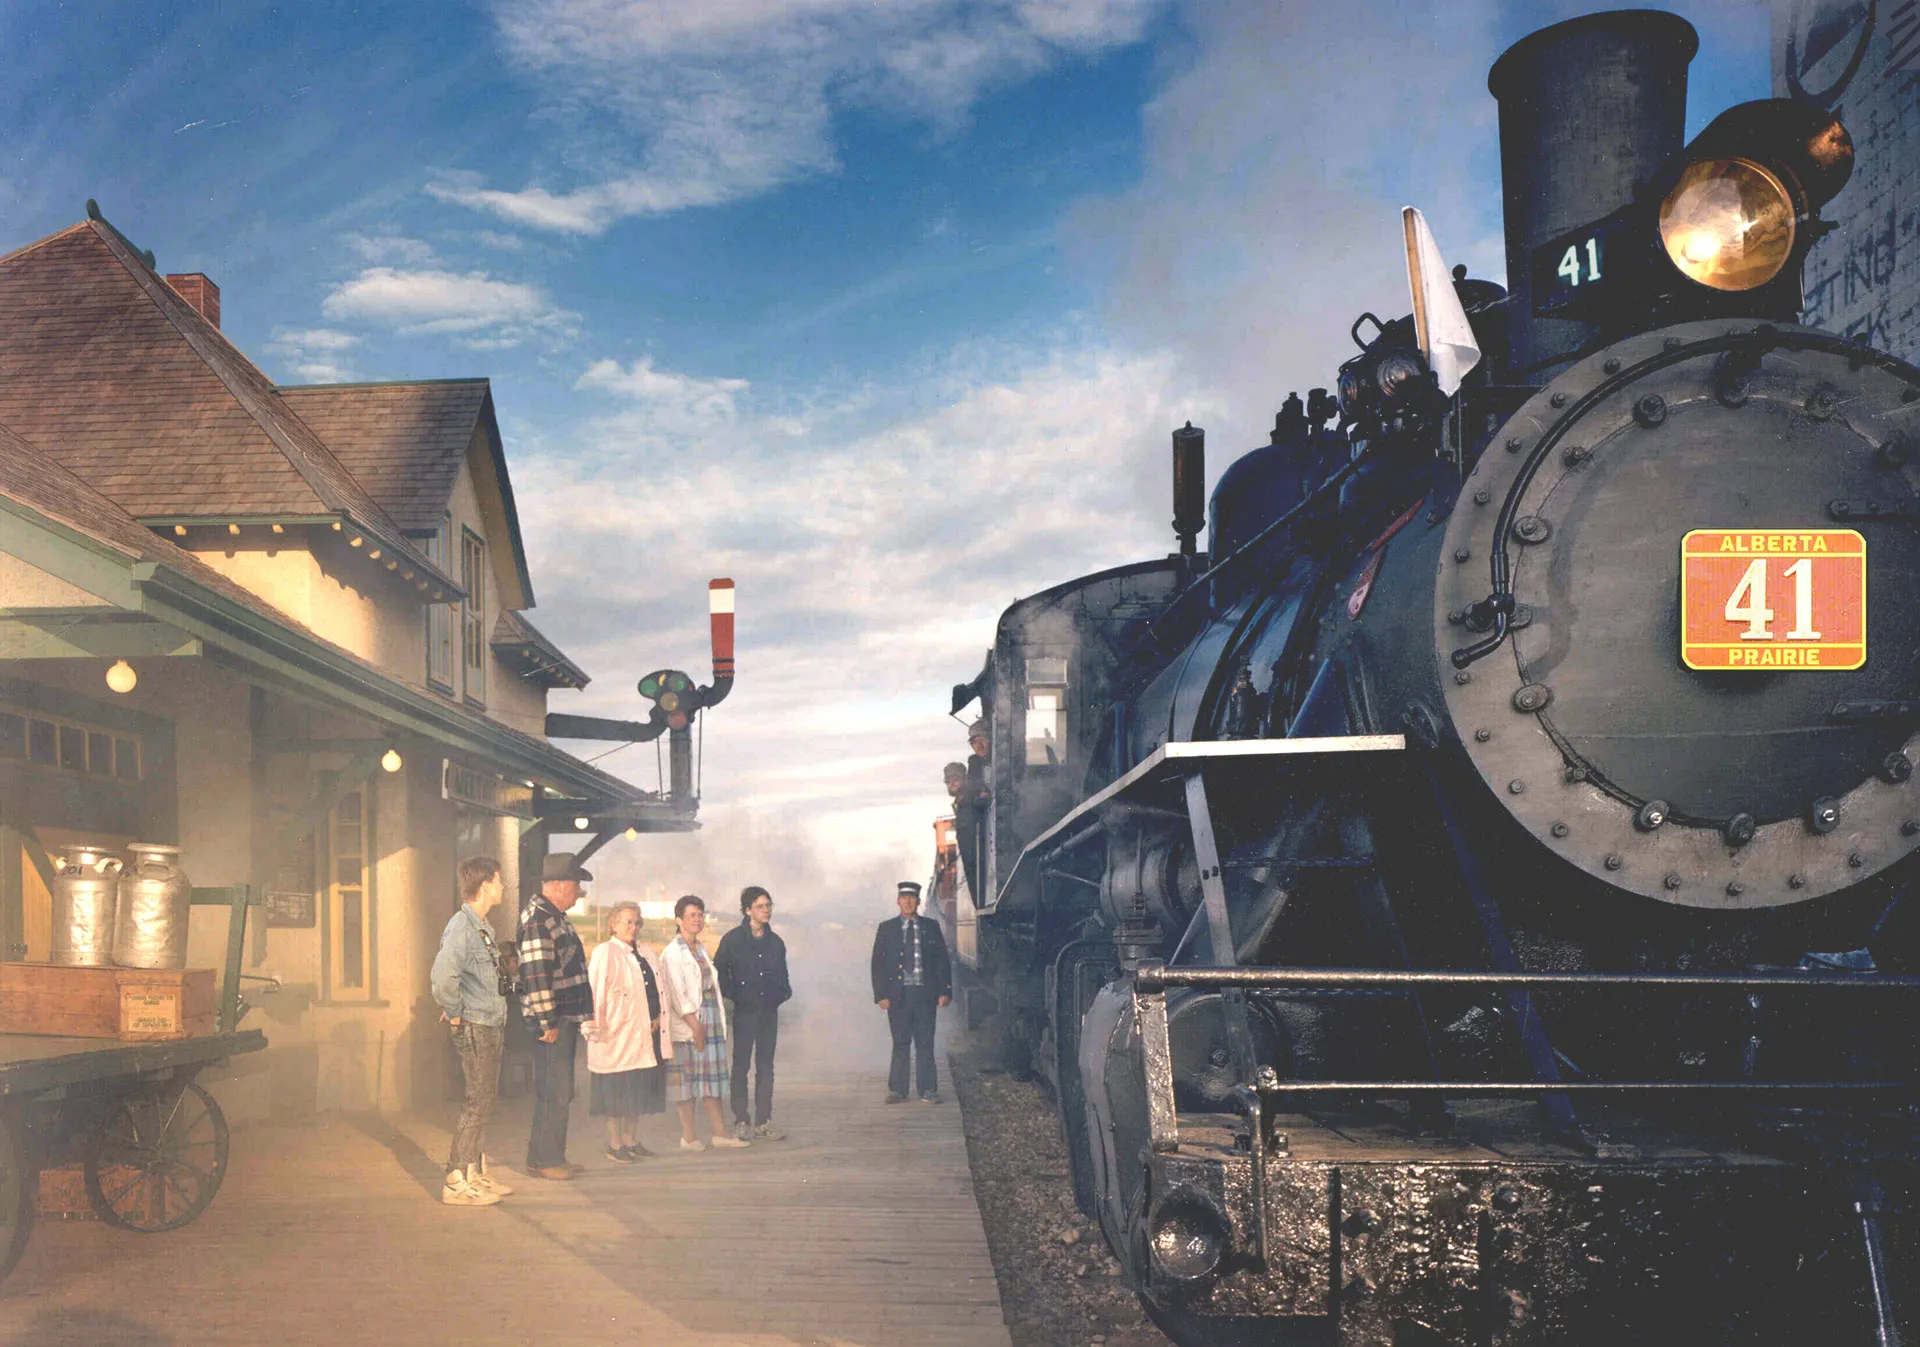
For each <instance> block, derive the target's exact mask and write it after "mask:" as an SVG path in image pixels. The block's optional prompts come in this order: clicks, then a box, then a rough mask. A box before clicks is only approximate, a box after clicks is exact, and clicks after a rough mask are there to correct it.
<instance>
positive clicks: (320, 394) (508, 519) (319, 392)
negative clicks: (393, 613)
mask: <svg viewBox="0 0 1920 1347" xmlns="http://www.w3.org/2000/svg"><path fill="white" fill-rule="evenodd" d="M279 393H280V397H281V400H282V401H284V402H285V403H286V405H287V406H288V407H290V408H292V409H293V410H294V411H295V412H297V413H298V414H299V416H300V419H301V420H302V421H304V422H306V424H307V425H309V426H311V427H312V428H313V431H314V433H315V434H317V435H318V436H319V437H320V438H321V439H323V440H325V441H326V442H327V447H328V448H330V449H331V450H333V452H334V454H335V455H336V456H338V458H339V459H340V461H341V462H342V463H344V464H345V465H346V466H347V469H348V470H349V471H350V472H352V473H353V475H354V477H355V478H356V479H358V480H359V482H360V483H361V484H362V485H364V486H365V487H366V488H367V490H368V491H369V492H370V493H371V494H372V496H373V498H374V499H375V500H377V501H379V502H380V505H381V508H382V509H384V510H386V511H387V513H388V514H390V515H392V516H393V517H394V519H395V520H397V521H398V522H399V524H400V526H401V527H402V528H404V529H407V530H408V531H410V532H412V533H416V534H423V533H430V532H432V531H433V530H434V529H436V528H438V527H439V525H440V520H441V516H442V514H443V512H444V511H445V510H446V508H447V501H448V499H449V498H450V497H451V496H452V495H453V484H454V481H455V479H456V478H457V477H458V476H459V475H460V465H461V464H462V463H465V462H468V458H467V451H468V448H469V447H470V446H471V445H472V444H473V442H474V437H475V436H476V435H478V436H479V437H480V439H481V442H482V446H483V448H484V450H485V452H484V454H482V455H481V456H479V457H477V458H475V459H473V460H472V462H473V468H474V472H473V487H474V490H475V492H476V493H478V495H479V496H480V499H481V508H482V510H483V511H485V510H487V509H488V508H489V507H490V506H491V507H494V508H497V509H498V511H499V515H498V518H499V520H500V522H501V524H502V525H503V526H504V528H505V531H506V532H505V538H506V541H507V544H508V549H507V553H506V556H507V559H508V560H509V561H510V562H511V564H512V567H513V570H512V579H513V581H514V583H515V584H517V586H518V592H517V593H512V592H511V591H508V592H509V593H510V595H511V596H510V598H509V599H508V602H509V603H510V604H511V605H513V606H515V607H532V606H533V577H532V576H531V574H529V572H528V569H527V552H526V547H525V545H524V544H523V543H522V541H521V538H520V513H519V507H518V506H517V505H516V504H515V503H514V499H513V479H512V478H511V477H510V476H509V475H508V473H507V454H506V449H505V447H504V446H503V445H502V443H501V440H500V423H499V422H498V421H497V420H496V419H495V417H494V412H493V392H492V387H491V385H490V384H489V383H488V382H487V380H485V379H428V380H422V381H419V382H410V383H377V384H302V385H295V386H288V385H284V384H283V385H281V386H280V389H279ZM506 578H507V577H506V576H502V579H503V580H504V579H506Z"/></svg>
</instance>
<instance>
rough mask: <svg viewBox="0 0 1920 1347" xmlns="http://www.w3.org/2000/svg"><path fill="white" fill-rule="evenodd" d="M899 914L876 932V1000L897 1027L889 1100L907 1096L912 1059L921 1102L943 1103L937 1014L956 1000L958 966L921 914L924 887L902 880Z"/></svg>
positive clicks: (934, 925) (936, 925)
mask: <svg viewBox="0 0 1920 1347" xmlns="http://www.w3.org/2000/svg"><path fill="white" fill-rule="evenodd" d="M896 901H897V902H898V903H899V904H900V915H899V916H898V917H889V918H888V919H887V920H886V921H883V922H881V923H880V927H879V929H878V930H876V931H875V932H874V934H873V999H874V1002H875V1003H876V1004H877V1005H878V1006H879V1007H880V1009H882V1010H884V1011H886V1012H887V1024H888V1026H889V1027H890V1028H891V1029H892V1030H893V1065H892V1069H891V1070H889V1071H888V1073H887V1102H888V1103H889V1104H899V1103H903V1102H905V1100H906V1097H907V1066H908V1062H909V1058H910V1057H911V1058H914V1059H917V1061H918V1079H919V1086H920V1100H921V1102H922V1103H926V1104H937V1103H939V1102H940V1076H939V1071H938V1068H936V1066H935V1065H934V1061H933V1023H934V1015H935V1013H936V1012H937V1011H938V1010H939V1009H940V1008H941V1007H942V1006H945V1005H946V1004H947V1002H949V1001H951V1000H952V999H953V965H952V963H951V962H949V960H948V958H947V942H946V941H945V940H944V939H943V938H942V937H941V935H940V924H939V923H938V922H936V921H934V920H932V919H931V918H928V917H923V916H921V915H919V913H920V886H919V885H918V884H916V883H914V882H913V881H912V880H910V879H909V880H902V881H901V882H900V889H899V893H898V894H897V895H896Z"/></svg>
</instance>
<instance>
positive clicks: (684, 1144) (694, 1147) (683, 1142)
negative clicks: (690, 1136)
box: [680, 1137, 720, 1151]
mask: <svg viewBox="0 0 1920 1347" xmlns="http://www.w3.org/2000/svg"><path fill="white" fill-rule="evenodd" d="M713 1142H714V1145H716V1146H717V1145H719V1144H720V1138H719V1137H715V1138H714V1139H713ZM706 1148H707V1143H706V1142H704V1141H688V1140H687V1139H686V1138H685V1137H681V1138H680V1149H681V1150H683V1151H704V1150H705V1149H706Z"/></svg>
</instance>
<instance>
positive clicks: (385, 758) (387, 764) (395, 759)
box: [380, 748, 403, 772]
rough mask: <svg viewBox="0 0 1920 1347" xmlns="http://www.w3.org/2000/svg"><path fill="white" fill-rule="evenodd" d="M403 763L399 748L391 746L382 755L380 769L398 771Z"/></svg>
mask: <svg viewBox="0 0 1920 1347" xmlns="http://www.w3.org/2000/svg"><path fill="white" fill-rule="evenodd" d="M402 764H403V760H402V758H401V757H400V750H399V749H397V748H390V749H388V750H387V751H386V752H385V753H382V754H381V755H380V770H381V771H383V772H397V771H399V770H400V768H401V766H402Z"/></svg>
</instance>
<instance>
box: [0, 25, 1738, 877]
mask: <svg viewBox="0 0 1920 1347" xmlns="http://www.w3.org/2000/svg"><path fill="white" fill-rule="evenodd" d="M1602 7H1603V6H1597V5H1576V4H1566V3H1553V4H1513V3H1509V4H1500V3H1491V2H1490V0H1460V2H1459V3H1455V4H1450V5H1449V6H1447V7H1446V9H1445V11H1444V14H1438V13H1435V12H1434V11H1432V10H1430V9H1429V10H1421V9H1418V8H1408V7H1405V6H1402V5H1399V4H1395V3H1391V2H1390V0H1344V2H1343V3H1339V4H1332V3H1326V2H1325V0H1300V2H1299V3H1294V4H1286V3H1271V2H1270V0H1231V2H1230V0H994V2H991V3H961V0H894V3H891V4H884V5H874V4H871V3H868V2H867V0H698V2H697V3H696V2H695V0H651V2H649V0H499V3H496V4H493V5H490V6H489V5H458V4H417V3H406V4H387V5H380V4H360V5H353V6H348V5H342V4H322V5H316V6H292V5H266V4H232V3H227V4H218V5H214V4H204V3H175V4H164V3H155V4H145V5H141V6H111V7H106V6H95V5H86V4H68V5H64V6H63V5H56V4H47V3H31V2H30V3H14V4H11V5H8V6H5V7H0V50H4V51H5V52H6V53H7V59H6V67H5V75H6V78H5V80H4V81H3V82H0V89H4V90H5V92H4V93H0V145H4V146H5V147H6V149H5V150H4V151H0V248H4V249H7V250H11V249H12V248H13V247H16V246H18V245H20V244H23V243H27V242H30V241H31V240H33V239H35V238H38V237H41V236H42V235H45V234H47V233H51V232H53V231H54V230H56V229H59V228H63V227H65V226H66V225H68V224H71V223H73V222H74V221H76V220H78V219H80V218H81V217H82V214H83V209H84V202H85V200H86V199H87V198H88V197H94V198H97V199H98V200H99V201H100V203H101V207H102V209H103V211H104V212H105V213H106V215H107V216H108V218H109V219H111V220H112V221H113V222H114V223H115V224H116V225H118V226H119V227H120V228H121V229H122V230H123V231H124V232H125V233H126V234H127V235H128V236H129V237H131V238H132V239H133V240H134V241H135V242H136V243H137V244H138V245H140V246H141V247H144V248H150V249H152V250H153V251H154V252H155V253H156V254H157V255H158V259H159V263H160V266H161V269H162V270H167V271H187V270H201V271H205V272H207V273H208V274H209V275H211V276H212V277H213V278H214V280H215V281H216V282H218V283H219V284H220V286H221V288H222V292H223V305H224V317H225V323H224V325H225V328H226V330H227V332H228V334H229V335H230V336H231V337H232V338H233V339H234V340H235V341H236V343H237V344H238V345H239V346H240V347H241V348H242V349H243V350H245V351H247V352H248V353H249V354H251V355H252V356H253V357H254V358H255V360H256V361H257V362H258V363H259V364H261V365H262V367H263V368H265V369H266V370H267V372H268V373H269V374H270V375H271V376H272V377H274V378H276V379H279V380H281V381H283V382H288V383H298V382H310V381H316V380H326V379H339V378H355V379H409V378H433V377H442V376H449V375H471V374H486V375H489V376H491V377H492V378H493V380H494V383H495V395H496V400H497V402H498V405H499V407H500V410H501V415H502V420H503V426H504V428H505V430H506V433H507V436H508V439H509V445H508V452H509V455H510V460H511V462H512V463H513V465H514V472H515V481H516V487H517V489H518V492H519V496H520V501H521V510H522V516H523V521H524V522H525V525H526V531H527V536H528V542H529V545H530V548H531V550H532V553H533V567H534V579H535V587H536V591H537V592H538V594H539V596H540V599H541V602H540V606H539V608H538V609H537V611H536V612H535V613H534V614H533V616H534V618H535V620H536V621H537V622H539V623H541V624H542V625H543V626H544V627H545V628H546V629H547V630H548V631H549V633H550V634H551V635H553V636H554V637H555V638H556V639H558V640H559V641H560V642H561V643H562V644H563V645H564V646H566V648H568V649H569V651H571V652H572V653H574V654H575V655H576V657H578V658H579V659H581V660H582V662H584V663H585V664H586V665H587V667H588V668H589V670H590V671H591V672H593V673H595V674H596V675H598V680H597V681H596V683H595V685H594V687H593V688H592V689H590V690H589V692H588V693H587V694H586V695H585V696H583V697H577V698H573V699H572V702H573V703H574V704H573V705H570V706H569V707H568V708H567V709H580V710H595V711H615V710H631V709H633V704H632V694H631V688H632V680H633V679H634V678H635V677H637V676H638V675H639V674H641V673H644V672H645V671H646V670H647V669H649V668H654V667H658V666H659V665H661V664H663V663H667V662H678V663H681V664H689V665H692V666H693V667H694V668H695V670H696V671H697V672H701V673H704V671H705V656H704V652H703V649H702V639H703V638H702V627H703V617H704V614H703V608H704V605H703V600H702V592H703V591H704V580H705V578H706V577H707V576H709V575H714V574H732V575H734V577H735V578H736V579H737V580H738V581H739V583H740V589H741V599H740V604H741V619H740V623H741V641H742V652H741V653H742V674H741V682H740V685H739V689H738V691H737V692H736V694H735V696H734V698H733V700H732V701H730V702H729V703H728V704H727V706H726V707H725V708H724V709H723V711H722V712H720V713H717V714H716V716H715V717H714V723H713V725H712V726H711V734H710V738H709V742H708V753H709V762H708V764H707V771H708V780H707V783H706V784H707V795H708V799H709V813H710V817H711V819H712V821H713V829H712V830H710V833H709V841H708V843H707V845H708V846H709V847H710V848H711V847H712V846H714V845H717V844H719V842H720V840H721V839H723V838H725V837H727V836H728V835H730V831H731V834H732V835H736V836H738V837H739V838H746V837H748V836H749V835H751V836H755V837H761V838H763V839H764V838H765V837H767V836H774V835H777V836H779V837H782V838H793V837H798V838H804V839H806V842H805V844H806V845H811V846H814V847H817V848H820V849H822V850H823V852H824V853H827V854H831V855H833V856H836V857H840V858H842V859H844V861H845V862H846V863H848V864H856V863H857V864H858V865H860V866H870V867H873V868H875V872H876V873H880V872H884V871H885V870H886V869H887V868H888V867H897V866H900V865H908V864H913V865H919V866H921V868H924V864H923V853H924V847H923V841H924V838H925V836H926V820H927V819H929V818H930V817H931V816H932V814H933V813H934V812H935V811H936V810H937V809H938V807H939V804H940V801H941V799H942V795H941V792H940V789H939V784H938V781H939V777H938V770H939V766H940V763H941V762H942V761H943V760H945V759H946V758H947V757H949V756H954V755H957V754H958V753H960V752H961V751H962V746H961V744H960V743H959V735H958V732H957V727H954V726H952V725H951V724H950V723H949V722H946V721H945V720H944V719H943V717H942V715H941V712H942V710H943V709H944V705H943V697H944V689H945V687H946V685H947V684H949V683H951V682H953V681H956V680H958V679H959V678H962V677H965V676H967V675H969V674H971V672H972V671H973V670H974V669H976V668H977V667H978V664H979V658H980V651H981V650H982V649H983V648H984V647H985V646H986V644H987V643H988V641H989V640H990V639H991V632H992V622H993V619H994V617H995V616H996V615H997V613H998V612H999V610H1000V609H1001V608H1003V607H1004V606H1005V605H1006V604H1007V603H1008V602H1010V601H1011V600H1012V599H1013V598H1014V597H1016V596H1017V595H1019V594H1021V593H1024V592H1029V591H1032V590H1034V589H1037V588H1041V587H1044V586H1045V585H1048V584H1051V583H1054V582H1056V581H1057V580H1059V579H1062V578H1064V577H1066V576H1068V575H1070V574H1073V573H1076V572H1079V571H1084V570H1087V569H1091V568H1094V567H1097V566H1101V565H1110V564H1116V563H1118V562H1121V561H1125V560H1131V559H1137V558H1138V557H1140V556H1142V555H1150V554H1152V553H1153V552H1155V551H1159V550H1162V549H1164V548H1165V547H1166V546H1167V543H1168V539H1167V537H1166V536H1165V535H1166V527H1165V519H1166V518H1167V501H1166V500H1165V499H1164V497H1165V494H1166V485H1165V481H1164V480H1163V479H1164V478H1165V477H1166V466H1165V444H1166V435H1167V432H1168V430H1169V429H1170V428H1171V427H1172V426H1174V425H1178V424H1180V422H1181V421H1183V420H1185V419H1187V418H1189V417H1191V418H1192V419H1193V420H1195V421H1196V422H1197V423H1200V424H1204V425H1206V426H1207V427H1208V429H1209V434H1210V444H1209V458H1210V460H1211V466H1212V469H1213V471H1214V473H1215V474H1217V473H1218V472H1219V471H1220V469H1221V468H1223V467H1224V466H1225V464H1226V463H1227V462H1228V461H1230V458H1231V456H1232V453H1233V452H1234V451H1235V450H1236V449H1238V448H1241V447H1250V446H1251V445H1253V444H1256V443H1259V442H1260V441H1262V440H1263V439H1264V434H1263V433H1262V432H1263V428H1264V426H1265V425H1267V424H1269V423H1270V418H1271V416H1272V413H1273V410H1274V408H1275V407H1277V406H1278V404H1279V402H1280V400H1281V399H1282V398H1283V397H1284V396H1285V394H1286V392H1287V391H1288V390H1289V389H1292V388H1302V389H1304V388H1305V387H1307V386H1309V385H1317V384H1326V383H1330V382H1331V376H1332V372H1333V369H1334V366H1335V365H1336V364H1337V363H1338V361H1339V360H1340V359H1342V358H1343V354H1342V348H1343V347H1344V346H1346V344H1347V342H1346V337H1345V335H1344V334H1345V330H1346V327H1347V325H1348V324H1349V323H1350V322H1351V321H1352V318H1353V316H1354V315H1355V314H1357V313H1358V312H1359V311H1361V310H1362V309H1376V310H1378V311H1381V312H1383V313H1386V312H1400V311H1402V310H1403V309H1404V307H1405V304H1406V299H1405V279H1404V274H1403V273H1402V272H1401V270H1400V269H1399V268H1400V262H1399V254H1398V220H1397V207H1398V206H1399V205H1401V204H1403V203H1411V204H1415V205H1419V206H1421V207H1422V208H1423V209H1425V210H1426V211H1427V214H1428V216H1429V219H1430V221H1431V222H1432V224H1433V228H1434V231H1435V233H1436V236H1437V237H1438V239H1439V242H1440V244H1441V247H1442V248H1443V250H1445V251H1446V252H1447V253H1448V255H1449V256H1450V257H1451V258H1457V259H1459V260H1462V261H1466V262H1467V263H1468V264H1469V265H1470V266H1471V267H1472V268H1473V270H1474V271H1475V272H1476V274H1489V273H1491V274H1494V275H1496V276H1497V275H1498V274H1499V272H1500V269H1501V255H1502V254H1501V248H1500V244H1499V232H1500V211H1499V195H1498V182H1497V169H1498V157H1497V142H1496V124H1495V116H1494V105H1493V102H1492V100H1491V98H1490V97H1489V96H1488V95H1487V94H1486V85H1485V77H1486V70H1487V67H1488V65H1489V64H1490V63H1491V61H1492V60H1493V58H1494V57H1495V56H1497V55H1498V54H1499V52H1500V51H1501V50H1503V49H1504V47H1505V46H1506V45H1507V44H1509V43H1510V42H1511V41H1513V40H1515V39H1517V38H1518V37H1520V36H1523V35H1524V34H1525V33H1527V32H1529V31H1531V30H1533V29H1534V28H1537V27H1540V26H1542V25H1544V24H1545V23H1547V22H1552V21H1554V20H1557V19H1560V18H1564V17H1568V16H1570V15H1572V14H1576V13H1581V12H1586V11H1588V10H1590V9H1597V8H1602ZM1675 8H1676V9H1677V10H1678V11H1679V12H1681V13H1683V14H1686V15H1687V16H1688V17H1689V18H1691V19H1692V20H1693V21H1694V22H1695V24H1696V26H1698V27H1699V28H1700V30H1701V37H1702V44H1701V55H1700V57H1699V58H1698V59H1696V61H1695V62H1694V65H1693V67H1692V100H1691V108H1690V117H1689V132H1691V131H1693V130H1696V129H1698V127H1699V126H1700V125H1702V124H1704V122H1705V121H1706V120H1707V119H1708V118H1709V117H1710V116H1711V115H1712V114H1713V113H1715V112H1717V111H1718V110H1719V109H1720V108H1722V107H1724V106H1726V105H1727V104H1729V103H1732V102H1736V101H1739V100H1741V99H1744V98H1752V97H1763V96H1765V95H1766V94H1767V93H1768V92H1769V87H1768V86H1769V80H1768V72H1767V46H1768V21H1767V15H1766V11H1765V10H1764V8H1762V7H1761V6H1759V5H1757V4H1753V3H1747V2H1746V0H1740V2H1738V3H1735V2H1734V0H1726V2H1724V3H1716V2H1714V0H1695V2H1694V3H1689V4H1685V5H1678V6H1675ZM107 15H112V16H113V22H111V23H109V22H107V21H106V20H105V17H104V16H107ZM556 709H560V708H559V707H558V704H557V703H556ZM627 756H632V757H636V758H637V757H638V756H639V754H638V753H635V754H632V755H616V756H615V757H613V758H611V759H609V760H608V765H609V766H616V767H617V766H620V765H621V764H622V763H623V761H624V760H625V759H626V757H627ZM634 772H635V775H636V776H637V777H638V778H639V779H642V780H643V781H648V782H649V784H650V777H651V773H652V764H651V763H650V762H648V763H644V764H642V765H640V766H639V767H636V768H635V769H634ZM740 845H741V846H743V847H747V846H748V845H749V844H748V843H747V842H746V841H741V843H740ZM754 845H758V844H754ZM862 873H864V871H862Z"/></svg>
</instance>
